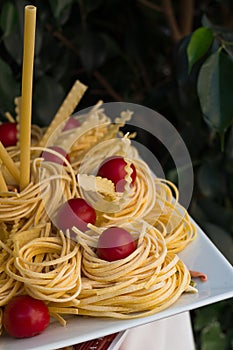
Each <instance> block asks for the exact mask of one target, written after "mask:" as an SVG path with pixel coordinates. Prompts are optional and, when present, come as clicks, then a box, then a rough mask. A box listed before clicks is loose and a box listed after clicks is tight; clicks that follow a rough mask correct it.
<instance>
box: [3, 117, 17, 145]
mask: <svg viewBox="0 0 233 350" xmlns="http://www.w3.org/2000/svg"><path fill="white" fill-rule="evenodd" d="M17 133H18V131H17V123H10V122H9V123H3V124H1V125H0V141H1V142H2V144H3V146H5V147H10V146H15V145H16V143H17V141H18V139H17Z"/></svg>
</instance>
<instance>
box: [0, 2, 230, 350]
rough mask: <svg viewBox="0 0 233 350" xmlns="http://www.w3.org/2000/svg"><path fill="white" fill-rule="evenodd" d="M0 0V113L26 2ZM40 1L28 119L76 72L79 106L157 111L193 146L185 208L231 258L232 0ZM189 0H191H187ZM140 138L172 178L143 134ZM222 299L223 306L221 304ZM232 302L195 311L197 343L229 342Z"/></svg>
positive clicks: (48, 112)
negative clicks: (81, 88) (82, 90)
mask: <svg viewBox="0 0 233 350" xmlns="http://www.w3.org/2000/svg"><path fill="white" fill-rule="evenodd" d="M26 4H29V2H28V1H24V0H20V1H17V0H15V1H14V0H1V2H0V114H1V119H2V121H4V118H5V116H4V112H5V111H10V112H11V113H12V114H14V97H15V96H19V95H20V88H21V69H22V48H23V9H24V6H25V5H26ZM30 4H34V5H36V6H37V30H36V50H35V51H36V52H35V68H34V89H33V122H34V123H37V124H39V125H48V124H49V122H50V121H51V119H52V118H53V116H54V114H55V112H56V110H57V109H58V107H59V105H60V104H61V102H62V100H63V98H64V97H65V95H66V93H67V92H68V91H69V89H70V88H71V86H72V84H73V83H74V81H75V80H76V79H79V80H81V81H82V82H83V83H84V84H86V85H88V86H89V89H88V92H87V93H86V95H85V97H84V98H83V100H82V101H81V103H80V105H79V106H78V108H79V109H82V108H84V107H87V106H90V105H93V104H95V103H96V102H97V101H98V100H99V99H103V100H104V101H105V102H112V101H126V102H133V103H138V104H141V105H144V106H147V107H150V108H152V109H154V110H157V111H158V112H160V113H161V114H163V115H164V116H165V117H166V118H167V119H168V120H170V121H171V123H173V125H174V126H175V127H176V128H177V130H178V131H179V133H180V134H181V136H182V137H183V139H184V141H185V143H186V145H187V147H188V150H189V152H190V155H191V158H192V161H193V165H194V174H195V186H194V194H193V200H192V203H191V206H190V212H191V214H192V215H193V217H194V218H195V219H196V221H197V222H198V223H199V224H200V225H201V226H202V227H203V228H204V230H205V232H206V233H207V234H208V235H209V236H210V238H211V239H212V240H213V241H214V242H215V243H216V245H217V246H218V247H219V249H220V250H221V251H222V252H223V253H224V254H225V255H226V256H227V258H228V259H229V260H230V261H231V263H232V262H233V254H232V251H233V243H232V242H233V127H232V121H233V112H232V111H233V98H232V96H233V61H232V59H233V3H232V1H231V0H222V1H221V0H216V1H211V0H200V1H196V2H195V1H192V0H183V1H182V0H180V1H173V2H170V1H166V0H161V1H159V0H124V1H123V0H111V1H108V0H49V1H31V2H30ZM193 4H194V6H192V5H193ZM139 137H141V138H142V140H143V142H144V143H145V144H146V145H147V146H148V147H149V148H151V150H152V151H153V152H154V153H155V154H156V156H158V158H159V160H160V162H161V164H162V166H163V169H164V170H165V171H166V173H167V175H168V176H170V177H171V180H175V175H174V173H175V172H174V169H173V167H174V165H173V164H172V162H171V161H170V160H169V157H167V156H166V155H164V148H162V146H161V145H159V144H158V143H157V142H156V141H154V140H152V139H151V137H150V135H146V136H145V135H143V134H142V135H141V133H139ZM228 305H229V307H228ZM223 310H224V312H223ZM223 314H224V315H227V317H228V318H229V319H230V317H231V320H232V315H233V312H232V303H231V304H229V302H228V301H227V302H221V303H218V304H217V305H213V306H211V307H207V308H202V309H200V310H197V311H195V312H193V315H194V316H193V317H194V322H195V326H194V329H195V334H196V337H197V348H198V349H201V350H208V349H211V350H213V349H215V348H216V349H223V350H224V349H225V350H229V349H232V347H233V345H232V342H233V334H232V330H231V331H230V330H229V329H230V327H228V326H231V325H230V323H228V324H227V321H226V317H224V316H223Z"/></svg>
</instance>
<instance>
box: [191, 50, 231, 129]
mask: <svg viewBox="0 0 233 350" xmlns="http://www.w3.org/2000/svg"><path fill="white" fill-rule="evenodd" d="M197 91H198V96H199V100H200V104H201V109H202V113H203V116H204V120H205V121H206V123H207V124H208V125H209V126H210V127H211V128H212V129H213V130H214V131H216V132H219V133H220V134H224V133H225V131H226V130H227V128H228V127H229V126H230V125H231V124H232V122H233V113H232V111H233V98H232V96H233V61H232V60H231V59H230V58H229V56H228V55H227V54H225V53H224V52H223V51H222V50H218V51H216V52H215V53H213V54H212V55H211V56H210V57H208V59H207V60H206V61H205V63H204V64H203V65H202V67H201V69H200V72H199V75H198V81H197Z"/></svg>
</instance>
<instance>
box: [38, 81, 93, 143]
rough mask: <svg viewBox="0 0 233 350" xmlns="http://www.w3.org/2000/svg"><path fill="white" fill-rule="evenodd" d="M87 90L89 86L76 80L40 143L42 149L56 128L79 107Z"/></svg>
mask: <svg viewBox="0 0 233 350" xmlns="http://www.w3.org/2000/svg"><path fill="white" fill-rule="evenodd" d="M86 89H87V86H85V85H84V84H82V83H80V81H79V80H76V82H75V83H74V85H73V86H72V88H71V90H70V92H69V93H68V95H67V97H66V98H65V100H64V101H63V103H62V105H61V106H60V108H59V109H58V111H57V113H56V114H55V116H54V118H53V120H52V122H51V124H50V125H49V127H48V128H47V130H46V132H45V133H44V135H43V137H42V139H41V140H40V142H39V145H38V146H40V147H44V146H45V145H46V143H47V141H48V139H49V138H50V136H51V135H52V133H53V132H54V130H55V129H56V127H57V126H58V125H59V124H60V123H61V122H62V121H64V120H65V119H67V118H68V117H70V115H71V114H72V113H73V111H74V110H75V108H76V106H77V105H78V103H79V101H80V100H81V98H82V96H83V95H84V93H85V91H86Z"/></svg>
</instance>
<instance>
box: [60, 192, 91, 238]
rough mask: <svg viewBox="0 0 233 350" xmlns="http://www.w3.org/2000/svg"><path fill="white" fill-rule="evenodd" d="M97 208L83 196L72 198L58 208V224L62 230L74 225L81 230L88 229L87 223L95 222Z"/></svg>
mask: <svg viewBox="0 0 233 350" xmlns="http://www.w3.org/2000/svg"><path fill="white" fill-rule="evenodd" d="M95 220H96V212H95V210H94V209H93V208H92V207H91V206H90V205H89V204H88V203H87V202H86V201H85V200H84V199H82V198H71V199H69V200H68V201H67V202H66V203H64V204H63V205H62V206H61V207H60V208H59V210H58V213H57V220H56V224H57V226H58V228H59V229H60V230H62V231H66V229H71V228H72V227H73V226H75V227H77V228H78V229H79V230H81V231H83V232H84V231H86V230H87V224H88V223H90V224H94V223H95Z"/></svg>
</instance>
